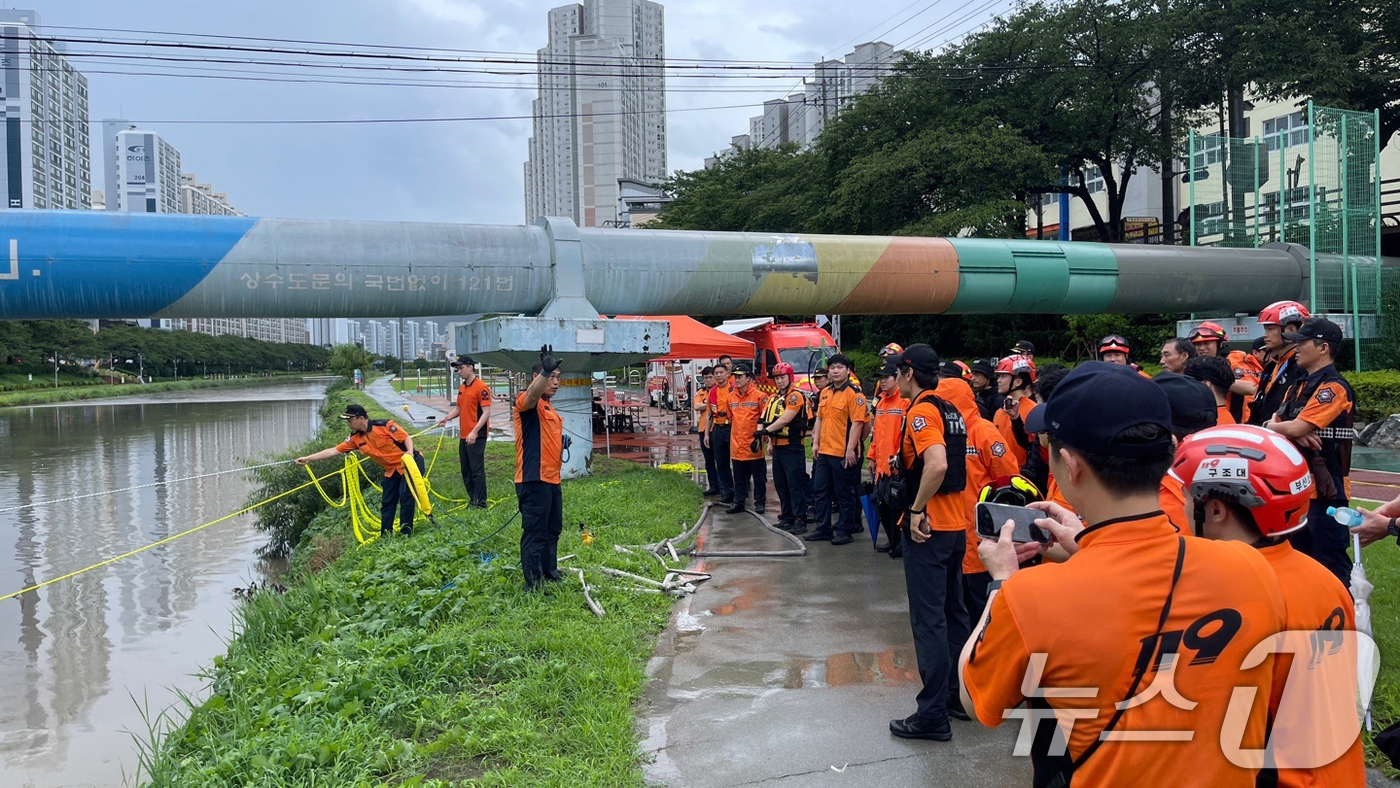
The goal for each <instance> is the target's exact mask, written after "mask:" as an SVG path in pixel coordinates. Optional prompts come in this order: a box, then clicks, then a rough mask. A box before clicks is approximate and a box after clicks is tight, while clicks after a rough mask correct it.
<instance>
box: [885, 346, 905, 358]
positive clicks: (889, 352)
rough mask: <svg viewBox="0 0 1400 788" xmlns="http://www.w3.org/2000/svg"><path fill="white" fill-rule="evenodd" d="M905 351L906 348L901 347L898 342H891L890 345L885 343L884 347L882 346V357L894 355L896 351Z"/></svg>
mask: <svg viewBox="0 0 1400 788" xmlns="http://www.w3.org/2000/svg"><path fill="white" fill-rule="evenodd" d="M903 352H904V348H903V347H901V346H900V344H899V343H898V342H891V343H889V344H888V345H885V346H884V347H882V348H880V358H884V357H885V356H893V355H895V354H896V353H903Z"/></svg>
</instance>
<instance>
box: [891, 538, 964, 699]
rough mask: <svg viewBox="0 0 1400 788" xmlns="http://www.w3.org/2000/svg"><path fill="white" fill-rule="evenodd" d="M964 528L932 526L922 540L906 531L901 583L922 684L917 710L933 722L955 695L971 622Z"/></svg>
mask: <svg viewBox="0 0 1400 788" xmlns="http://www.w3.org/2000/svg"><path fill="white" fill-rule="evenodd" d="M966 544H967V532H966V531H963V530H961V529H959V530H957V531H934V532H933V534H932V535H931V536H929V538H928V539H927V540H925V541H924V542H923V543H922V544H920V543H918V542H915V541H914V540H913V539H911V538H910V537H909V532H908V531H907V530H906V531H905V533H904V586H905V589H906V590H907V592H908V594H909V626H910V627H911V628H912V629H913V630H914V653H915V655H916V656H917V657H918V660H919V678H920V679H921V680H922V681H923V688H922V689H920V690H919V695H918V699H917V700H918V705H919V708H918V715H919V716H920V717H921V718H923V719H925V720H929V721H932V722H937V721H939V720H942V719H943V718H944V716H946V715H947V713H948V701H949V698H950V697H952V698H956V697H957V692H958V689H957V686H958V684H957V677H956V676H955V675H954V674H953V672H954V671H955V670H956V669H957V664H958V656H959V651H961V649H962V645H963V643H965V642H966V641H967V636H968V632H969V630H970V627H969V625H968V620H967V608H966V607H964V606H963V589H962V559H963V549H964V547H965V545H966Z"/></svg>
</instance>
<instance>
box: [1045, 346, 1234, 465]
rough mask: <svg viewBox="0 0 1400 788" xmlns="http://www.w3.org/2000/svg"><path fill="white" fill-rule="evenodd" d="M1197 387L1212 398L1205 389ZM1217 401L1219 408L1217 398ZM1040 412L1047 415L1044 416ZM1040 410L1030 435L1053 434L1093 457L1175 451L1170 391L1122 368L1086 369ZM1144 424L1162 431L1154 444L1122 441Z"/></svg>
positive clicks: (1100, 365)
mask: <svg viewBox="0 0 1400 788" xmlns="http://www.w3.org/2000/svg"><path fill="white" fill-rule="evenodd" d="M1192 385H1194V386H1196V388H1199V389H1201V391H1202V392H1203V393H1205V394H1206V396H1210V392H1207V391H1205V387H1204V386H1202V385H1201V384H1199V383H1194V382H1193V383H1192ZM1211 402H1212V408H1213V407H1214V399H1212V400H1211ZM1036 410H1040V411H1041V412H1040V414H1039V415H1038V416H1037V414H1036ZM1036 410H1032V411H1031V412H1030V414H1029V416H1028V419H1027V422H1026V431H1027V432H1048V433H1049V434H1050V435H1051V436H1052V437H1054V438H1055V439H1056V440H1058V441H1060V442H1061V443H1064V444H1066V445H1068V446H1073V447H1074V448H1076V449H1078V450H1080V451H1083V452H1088V453H1089V454H1098V455H1102V456H1105V457H1125V458H1136V457H1152V456H1154V455H1159V454H1169V453H1171V450H1172V436H1171V424H1172V409H1171V403H1170V402H1169V401H1168V400H1167V395H1166V392H1164V391H1163V390H1162V387H1161V386H1157V385H1154V384H1153V383H1152V381H1150V380H1147V379H1146V378H1144V377H1143V376H1141V375H1139V374H1138V373H1137V372H1136V371H1135V370H1133V369H1131V368H1130V367H1126V366H1123V365H1122V364H1106V363H1104V362H1102V361H1087V362H1085V363H1083V364H1080V365H1079V366H1077V367H1075V368H1074V369H1073V370H1071V371H1070V373H1069V374H1068V375H1065V379H1064V380H1062V381H1060V385H1058V386H1056V387H1055V395H1054V396H1053V397H1051V398H1050V401H1049V402H1047V403H1045V404H1044V405H1042V406H1040V407H1038V408H1037V409H1036ZM1032 419H1034V421H1032ZM1144 424H1156V425H1158V426H1160V427H1161V428H1162V434H1161V435H1160V436H1159V437H1158V438H1156V439H1155V440H1150V441H1121V440H1118V436H1119V435H1120V434H1121V433H1122V432H1124V431H1125V430H1127V429H1129V428H1131V427H1137V426H1141V425H1144Z"/></svg>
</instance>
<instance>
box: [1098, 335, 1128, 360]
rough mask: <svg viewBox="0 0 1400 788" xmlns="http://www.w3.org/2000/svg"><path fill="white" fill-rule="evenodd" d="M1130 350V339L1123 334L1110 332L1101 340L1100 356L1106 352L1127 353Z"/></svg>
mask: <svg viewBox="0 0 1400 788" xmlns="http://www.w3.org/2000/svg"><path fill="white" fill-rule="evenodd" d="M1128 352H1129V351H1128V340H1127V339H1125V338H1124V337H1123V336H1122V335H1121V334H1109V335H1108V336H1106V337H1104V338H1103V339H1100V340H1099V355H1100V356H1102V355H1103V354H1105V353H1122V354H1124V355H1126V354H1127V353H1128Z"/></svg>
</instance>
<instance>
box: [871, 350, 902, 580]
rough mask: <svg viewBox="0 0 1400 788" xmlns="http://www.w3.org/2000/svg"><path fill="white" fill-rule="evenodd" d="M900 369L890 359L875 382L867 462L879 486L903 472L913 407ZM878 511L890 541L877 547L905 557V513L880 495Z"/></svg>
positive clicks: (894, 556) (881, 523)
mask: <svg viewBox="0 0 1400 788" xmlns="http://www.w3.org/2000/svg"><path fill="white" fill-rule="evenodd" d="M899 352H902V351H899ZM899 352H893V353H888V354H885V355H886V356H889V357H894V356H897V355H899ZM896 372H898V370H897V369H896V368H895V366H894V365H893V364H891V363H890V362H889V360H888V358H886V360H885V365H884V366H883V367H881V368H880V371H879V375H878V377H877V380H876V384H875V385H876V387H877V388H876V393H877V394H878V395H879V399H877V400H875V418H874V420H873V421H874V427H873V428H872V431H871V439H870V448H869V450H867V451H866V453H865V461H866V465H867V466H868V467H869V470H870V478H871V479H873V480H874V481H875V484H876V486H879V485H880V484H881V480H882V479H888V478H891V477H894V476H897V475H898V474H899V435H900V430H901V429H902V428H903V426H904V413H905V411H906V410H908V409H909V400H908V399H906V398H905V396H904V395H903V394H901V393H900V391H899V384H898V383H896V382H895V374H896ZM875 510H876V511H877V512H878V513H879V516H880V527H881V529H882V530H883V531H884V532H885V540H886V541H885V543H884V544H877V545H875V549H876V550H879V551H880V552H882V553H889V554H890V558H899V557H901V556H903V555H904V546H903V545H902V544H901V543H900V542H901V541H902V538H901V536H900V533H899V523H900V520H902V519H903V518H904V512H901V511H898V510H895V509H891V508H890V507H889V506H887V505H886V504H885V503H884V502H883V501H881V500H879V498H878V496H877V497H876V501H875Z"/></svg>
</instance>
